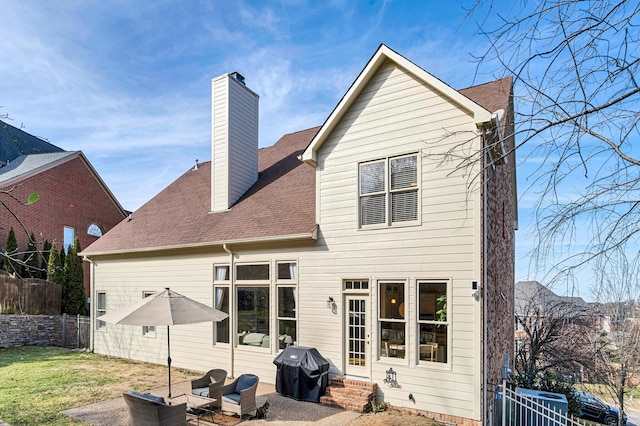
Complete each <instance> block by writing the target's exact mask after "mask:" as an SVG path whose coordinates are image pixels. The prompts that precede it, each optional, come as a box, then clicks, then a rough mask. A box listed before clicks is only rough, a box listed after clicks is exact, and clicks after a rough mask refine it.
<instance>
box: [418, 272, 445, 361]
mask: <svg viewBox="0 0 640 426" xmlns="http://www.w3.org/2000/svg"><path fill="white" fill-rule="evenodd" d="M448 330H449V316H448V315H447V283H446V282H424V281H423V282H418V336H419V360H420V362H423V361H426V362H447V359H448V353H447V345H448Z"/></svg>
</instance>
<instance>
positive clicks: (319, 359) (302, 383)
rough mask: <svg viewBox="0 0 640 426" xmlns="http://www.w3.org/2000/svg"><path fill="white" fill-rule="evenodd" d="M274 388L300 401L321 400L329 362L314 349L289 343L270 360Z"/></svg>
mask: <svg viewBox="0 0 640 426" xmlns="http://www.w3.org/2000/svg"><path fill="white" fill-rule="evenodd" d="M273 363H274V364H275V365H276V366H277V368H278V371H277V374H276V391H277V392H278V393H279V394H281V395H284V396H288V397H291V398H294V399H297V400H299V401H311V402H320V397H321V396H322V395H324V392H325V390H326V389H327V383H328V381H329V361H327V360H326V359H324V358H323V356H322V355H320V352H318V350H317V349H316V348H305V347H302V346H288V347H286V348H285V349H284V350H283V351H282V352H280V353H279V354H278V356H277V357H275V359H274V360H273Z"/></svg>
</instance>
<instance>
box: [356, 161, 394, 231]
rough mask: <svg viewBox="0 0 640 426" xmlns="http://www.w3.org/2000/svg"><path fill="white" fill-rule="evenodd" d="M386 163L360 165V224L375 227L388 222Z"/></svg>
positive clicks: (377, 162)
mask: <svg viewBox="0 0 640 426" xmlns="http://www.w3.org/2000/svg"><path fill="white" fill-rule="evenodd" d="M384 166H385V163H384V162H382V161H376V162H372V163H365V164H361V165H360V196H361V197H360V212H361V217H360V223H361V225H374V224H377V223H385V221H386V214H385V213H386V204H387V203H386V194H385V190H386V188H385V167H384Z"/></svg>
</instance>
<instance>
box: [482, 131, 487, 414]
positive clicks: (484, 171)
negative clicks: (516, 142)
mask: <svg viewBox="0 0 640 426" xmlns="http://www.w3.org/2000/svg"><path fill="white" fill-rule="evenodd" d="M482 143H483V146H484V143H485V140H484V136H483V140H482ZM483 151H484V148H483ZM487 155H488V153H487V152H486V151H485V152H484V154H483V162H482V163H483V164H482V179H483V181H482V418H483V419H484V420H483V423H485V424H486V420H487V407H488V406H487V238H488V237H487V178H488V177H487V167H486V166H487Z"/></svg>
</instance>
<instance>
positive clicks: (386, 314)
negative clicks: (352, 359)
mask: <svg viewBox="0 0 640 426" xmlns="http://www.w3.org/2000/svg"><path fill="white" fill-rule="evenodd" d="M406 325H407V322H406V320H405V298H404V282H380V283H379V284H378V330H379V332H380V335H379V342H380V344H379V345H378V347H379V348H380V356H386V357H390V358H404V357H405V356H406V350H407V342H406Z"/></svg>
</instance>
